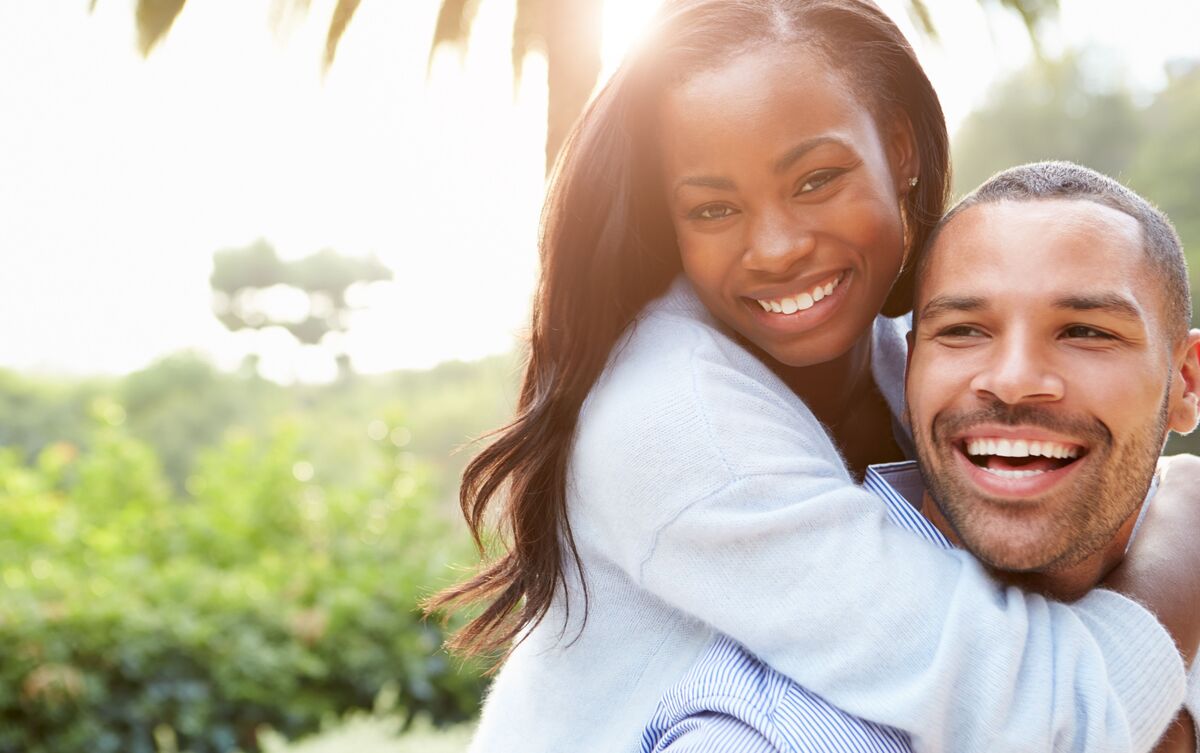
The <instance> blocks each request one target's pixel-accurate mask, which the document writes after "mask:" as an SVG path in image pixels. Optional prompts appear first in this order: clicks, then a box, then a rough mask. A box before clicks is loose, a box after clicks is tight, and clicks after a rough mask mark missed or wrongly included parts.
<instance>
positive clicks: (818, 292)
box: [750, 272, 846, 316]
mask: <svg viewBox="0 0 1200 753" xmlns="http://www.w3.org/2000/svg"><path fill="white" fill-rule="evenodd" d="M845 276H846V273H845V272H838V273H837V274H836V275H834V276H832V277H830V278H828V279H826V280H824V281H822V282H820V283H818V284H816V285H814V286H812V288H811V289H809V290H805V291H802V292H799V293H796V294H794V295H791V296H786V297H783V298H751V299H750V300H752V301H754V302H755V303H757V304H758V305H759V306H761V307H762V310H763V311H764V312H766V313H768V314H779V315H781V316H790V315H791V314H795V313H796V312H797V311H807V310H808V309H810V308H812V307H813V306H815V305H817V304H818V303H820V302H821V301H822V300H824V299H825V298H827V297H829V296H832V295H833V291H835V290H837V287H838V285H840V284H841V283H842V280H843V279H844V278H845Z"/></svg>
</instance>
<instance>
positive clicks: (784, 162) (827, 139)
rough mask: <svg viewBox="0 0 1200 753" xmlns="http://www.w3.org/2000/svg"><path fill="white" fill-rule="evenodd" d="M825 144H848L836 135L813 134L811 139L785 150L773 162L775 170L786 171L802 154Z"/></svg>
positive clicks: (845, 145) (778, 171)
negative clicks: (784, 152) (785, 152)
mask: <svg viewBox="0 0 1200 753" xmlns="http://www.w3.org/2000/svg"><path fill="white" fill-rule="evenodd" d="M825 144H837V145H839V146H844V147H847V148H848V147H849V145H848V144H847V143H846V142H845V141H843V140H842V139H839V138H838V137H836V136H814V137H812V138H811V139H805V140H804V141H801V142H800V143H799V144H797V145H795V146H794V147H792V148H791V149H789V150H788V151H787V154H785V155H783V156H782V157H780V158H779V159H778V160H776V162H775V172H777V173H782V172H786V171H787V169H788V168H789V167H791V166H792V165H794V164H795V163H796V160H798V159H800V158H801V157H803V156H804V155H806V154H808V153H809V152H811V151H812V150H813V149H816V148H817V147H819V146H824V145H825Z"/></svg>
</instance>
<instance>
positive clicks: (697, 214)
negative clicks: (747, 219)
mask: <svg viewBox="0 0 1200 753" xmlns="http://www.w3.org/2000/svg"><path fill="white" fill-rule="evenodd" d="M734 211H735V210H734V208H733V207H731V206H728V205H726V204H706V205H704V206H702V207H699V208H697V209H694V210H692V211H691V212H690V213H689V214H688V217H690V218H692V219H696V220H723V219H725V218H726V217H728V216H729V215H731V214H733V213H734Z"/></svg>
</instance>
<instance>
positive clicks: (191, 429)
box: [0, 352, 517, 515]
mask: <svg viewBox="0 0 1200 753" xmlns="http://www.w3.org/2000/svg"><path fill="white" fill-rule="evenodd" d="M516 373H517V364H516V359H515V358H514V357H513V356H511V355H509V356H496V357H492V358H488V359H485V360H482V361H478V362H474V363H462V362H450V363H445V364H442V365H440V366H438V367H436V368H434V369H430V370H425V371H398V372H393V373H390V374H383V375H378V376H359V377H357V378H355V379H353V380H350V381H346V382H339V383H335V384H330V385H293V386H290V387H282V386H280V385H277V384H275V383H273V382H269V381H267V380H264V379H261V378H259V377H258V376H257V375H256V374H254V373H253V371H243V372H241V373H234V374H228V373H223V372H220V371H218V370H217V369H215V368H214V367H213V366H212V365H211V364H210V363H208V362H207V361H205V360H204V359H202V358H200V357H199V356H196V355H194V354H191V353H187V352H183V353H177V354H175V355H171V356H168V357H166V358H163V359H162V360H160V361H158V362H157V363H155V364H153V365H151V366H149V367H148V368H146V369H143V370H142V371H138V372H135V373H133V374H130V375H128V376H126V377H124V378H122V379H120V380H115V381H114V380H91V379H89V380H75V381H71V380H66V379H56V380H50V379H46V378H42V377H27V376H21V375H18V374H14V373H10V372H5V371H2V370H0V446H4V447H10V448H13V449H15V450H18V451H19V454H20V456H21V457H22V458H23V459H24V460H25V461H28V462H32V460H33V458H35V457H36V456H37V454H38V453H39V452H41V451H42V450H43V449H44V448H45V447H47V446H49V445H51V444H54V443H56V442H67V443H70V444H72V445H73V446H76V447H79V448H81V449H82V450H84V451H86V450H87V448H88V447H89V446H90V444H91V442H92V440H93V438H94V436H95V434H94V432H92V431H91V430H90V428H89V427H90V425H91V424H92V423H93V422H94V421H97V420H98V421H101V422H103V423H111V424H115V425H119V426H122V427H124V429H125V430H126V431H127V432H128V434H129V435H130V436H131V437H133V438H135V439H138V440H140V441H141V442H143V443H145V444H147V445H149V446H151V447H153V448H154V449H155V454H156V455H157V456H158V459H159V461H160V462H161V463H162V466H163V470H164V473H165V475H166V477H167V479H168V480H169V482H170V483H171V485H172V486H173V487H174V489H175V491H176V493H182V492H183V491H184V490H185V489H186V488H187V484H188V479H189V477H190V476H191V475H192V472H193V469H194V468H195V467H196V462H197V458H198V457H199V455H200V454H201V452H202V451H203V450H204V449H205V448H207V447H210V446H212V445H213V444H215V443H217V442H218V441H219V440H220V439H221V438H222V437H223V436H225V435H226V434H227V433H228V432H230V431H231V430H248V431H251V432H254V433H257V434H265V433H266V432H267V431H268V430H269V429H270V425H271V422H272V421H274V420H276V419H277V418H280V417H282V418H285V419H286V420H288V421H289V422H291V424H292V425H293V426H294V427H295V431H296V433H297V437H298V438H297V442H298V444H299V451H300V452H301V453H303V455H304V456H305V458H306V459H307V461H308V462H310V463H311V464H312V465H313V467H314V468H315V469H317V472H318V473H319V474H320V477H321V478H322V480H323V482H324V483H328V484H335V485H355V484H358V483H361V480H362V479H363V478H365V477H367V476H369V475H370V474H371V473H372V455H371V453H370V452H369V451H368V449H369V448H366V447H365V446H364V443H365V442H366V441H367V431H368V429H369V430H371V431H374V432H375V433H376V434H377V435H379V434H380V433H382V435H386V437H387V441H388V442H390V443H391V446H392V448H393V449H394V450H395V452H396V453H397V455H398V456H399V457H400V458H401V459H400V460H397V462H401V463H412V464H416V465H420V466H421V467H423V468H425V469H426V470H427V471H428V478H427V479H426V483H427V485H428V488H429V490H430V493H431V494H432V495H433V496H434V497H436V498H437V499H438V500H439V502H440V503H441V504H442V507H443V509H445V510H446V512H447V514H448V515H449V514H451V512H450V510H451V508H452V507H453V504H452V502H451V500H450V498H451V497H454V496H455V492H456V490H457V487H458V476H459V474H460V473H461V470H462V468H463V466H464V465H465V463H466V460H467V456H468V453H465V452H460V453H456V452H454V450H455V449H456V448H458V447H460V446H462V445H465V444H466V443H467V442H469V441H470V440H471V439H472V438H474V437H477V436H479V435H481V434H483V433H484V432H486V431H488V430H490V429H494V428H495V427H497V426H499V425H501V424H502V423H503V422H504V421H506V420H507V419H508V418H509V417H510V416H511V415H512V412H513V405H514V402H515V393H516Z"/></svg>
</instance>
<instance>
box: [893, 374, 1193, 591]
mask: <svg viewBox="0 0 1200 753" xmlns="http://www.w3.org/2000/svg"><path fill="white" fill-rule="evenodd" d="M1169 394H1170V393H1169V390H1168V391H1167V392H1166V393H1165V394H1164V397H1163V401H1162V405H1161V408H1160V410H1159V411H1158V414H1157V415H1156V416H1155V417H1154V418H1153V419H1152V420H1151V421H1150V422H1148V423H1147V424H1146V425H1145V426H1143V427H1141V428H1140V429H1138V430H1137V431H1135V432H1132V433H1130V434H1129V435H1128V436H1127V437H1126V438H1125V439H1124V440H1123V441H1117V440H1115V439H1114V437H1113V436H1112V433H1111V432H1110V431H1109V429H1108V427H1107V426H1105V425H1104V423H1102V422H1101V421H1100V420H1099V419H1097V418H1095V417H1093V416H1087V415H1079V414H1064V413H1063V412H1062V411H1058V410H1050V409H1046V408H1044V407H1042V406H1040V405H1025V404H1022V405H1015V406H1011V405H1007V404H1005V403H1003V402H1000V401H999V400H997V401H994V402H992V403H990V404H989V405H987V406H985V407H983V408H981V409H978V410H974V411H946V412H943V413H939V414H938V415H937V416H935V417H934V420H933V426H932V431H931V433H932V437H927V436H925V434H924V431H923V429H924V427H922V426H918V425H916V424H912V426H913V437H914V440H915V442H916V446H917V457H918V461H919V464H920V468H921V475H922V477H923V478H924V480H925V486H926V489H927V490H928V491H929V494H930V496H931V497H932V498H933V500H934V502H935V503H936V504H937V506H938V508H939V509H940V510H941V512H942V515H943V516H944V517H945V518H946V520H947V521H949V523H950V525H951V526H952V527H953V528H954V530H955V532H956V533H957V534H958V537H959V539H961V540H962V542H963V543H964V544H965V545H966V547H967V548H968V549H970V550H971V551H972V552H973V553H974V554H975V556H976V557H978V558H979V559H980V560H981V561H982V562H984V563H985V564H987V565H989V566H991V567H993V568H996V569H999V570H1008V571H1021V572H1028V571H1038V572H1054V571H1056V570H1058V569H1061V568H1065V567H1069V566H1071V565H1074V564H1077V563H1079V562H1081V561H1082V560H1084V559H1086V558H1087V557H1088V556H1090V555H1092V554H1093V553H1095V552H1096V551H1098V550H1100V549H1102V548H1103V547H1105V546H1107V545H1108V544H1109V542H1111V541H1112V539H1113V538H1114V536H1115V535H1116V533H1117V531H1118V529H1120V527H1121V525H1122V524H1123V523H1124V522H1125V521H1126V520H1128V519H1129V517H1130V515H1132V514H1133V512H1134V511H1135V510H1137V509H1138V507H1139V506H1140V505H1141V503H1142V502H1143V501H1144V500H1145V497H1146V493H1147V491H1148V489H1149V486H1150V482H1151V480H1152V478H1153V474H1154V467H1155V465H1156V463H1157V461H1158V456H1159V454H1160V452H1161V451H1162V440H1163V437H1164V436H1166V426H1167V409H1168V403H1167V396H1168V395H1169ZM982 423H992V424H1001V425H1008V426H1030V427H1040V428H1043V429H1046V430H1049V431H1053V432H1056V433H1059V434H1063V435H1066V436H1070V437H1074V438H1076V439H1078V440H1080V441H1082V442H1085V443H1086V444H1087V446H1088V452H1087V455H1086V457H1085V458H1081V459H1080V460H1079V461H1077V462H1086V464H1087V465H1086V467H1082V468H1077V469H1075V470H1074V472H1073V473H1074V474H1075V475H1074V477H1073V478H1070V479H1067V480H1066V482H1065V483H1063V484H1060V485H1059V487H1058V488H1055V489H1053V490H1052V491H1051V492H1049V493H1047V494H1044V495H1041V496H1040V497H1038V498H1037V500H1038V510H1037V511H1038V512H1040V513H1041V514H1043V515H1045V516H1046V518H1045V520H1044V525H1043V527H1042V532H1039V533H1038V535H1037V536H1036V539H1035V540H1034V541H1033V542H1028V543H1021V544H1014V543H1013V542H1011V541H1005V540H1003V538H1002V537H999V536H997V535H996V534H995V533H993V534H992V535H990V536H989V535H988V534H989V532H988V530H987V528H988V522H987V517H986V515H985V514H984V512H983V508H990V509H993V510H995V509H998V508H1000V507H1002V506H1003V505H1004V503H1003V501H1001V500H998V499H994V498H990V497H988V496H986V495H983V494H982V493H981V492H980V491H979V490H978V489H977V488H976V487H975V486H974V485H973V484H971V482H970V481H969V480H968V479H966V478H965V477H964V475H963V471H962V470H961V468H959V467H958V463H959V462H960V461H959V459H958V458H956V457H954V455H956V454H958V452H959V450H958V449H957V448H955V447H954V446H953V444H952V443H951V442H950V441H949V439H948V437H953V436H957V435H959V434H961V433H962V432H963V431H965V430H966V429H969V428H970V427H972V426H977V425H979V424H982ZM997 539H1000V540H997Z"/></svg>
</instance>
